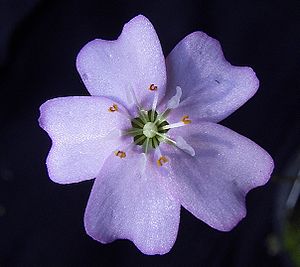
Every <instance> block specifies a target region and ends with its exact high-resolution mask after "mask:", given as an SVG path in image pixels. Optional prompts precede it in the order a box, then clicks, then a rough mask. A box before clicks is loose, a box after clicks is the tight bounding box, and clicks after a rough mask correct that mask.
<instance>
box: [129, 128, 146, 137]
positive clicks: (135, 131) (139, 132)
mask: <svg viewBox="0 0 300 267" xmlns="http://www.w3.org/2000/svg"><path fill="white" fill-rule="evenodd" d="M126 134H143V129H139V128H131V129H130V130H129V131H126V132H125V135H126Z"/></svg>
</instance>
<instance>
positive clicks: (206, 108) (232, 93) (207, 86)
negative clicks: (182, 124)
mask: <svg viewBox="0 0 300 267" xmlns="http://www.w3.org/2000/svg"><path fill="white" fill-rule="evenodd" d="M166 64H167V75H168V82H167V95H166V101H167V100H168V98H170V97H172V96H173V95H175V92H176V86H180V87H181V89H182V97H181V101H182V103H181V104H180V106H179V108H177V109H176V110H174V112H173V113H172V114H171V117H172V118H174V119H180V117H182V116H183V115H186V114H188V115H190V118H191V119H192V120H193V121H195V122H196V121H211V122H218V121H220V120H222V119H224V118H226V117H227V116H229V115H230V114H231V113H232V112H234V111H235V110H236V109H238V108H239V107H240V106H242V105H243V104H244V103H245V102H246V101H247V100H248V99H249V98H251V97H252V96H253V95H254V94H255V92H256V90H257V89H258V86H259V82H258V79H257V78H256V75H255V73H254V72H253V70H252V69H251V68H249V67H236V66H232V65H230V64H229V63H228V62H227V61H226V59H225V58H224V55H223V52H222V49H221V46H220V44H219V42H218V41H217V40H215V39H213V38H211V37H209V36H208V35H206V34H205V33H203V32H194V33H192V34H190V35H188V36H187V37H185V38H184V39H183V40H182V41H181V42H179V43H178V44H177V46H176V47H175V48H174V49H173V51H172V52H171V53H170V55H169V56H168V57H167V60H166Z"/></svg>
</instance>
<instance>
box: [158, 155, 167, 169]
mask: <svg viewBox="0 0 300 267" xmlns="http://www.w3.org/2000/svg"><path fill="white" fill-rule="evenodd" d="M167 162H168V159H167V158H166V157H165V156H161V157H160V158H159V159H158V160H157V165H158V166H159V167H161V166H162V165H163V164H165V163H167Z"/></svg>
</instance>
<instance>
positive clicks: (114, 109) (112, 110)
mask: <svg viewBox="0 0 300 267" xmlns="http://www.w3.org/2000/svg"><path fill="white" fill-rule="evenodd" d="M118 109H119V108H118V106H117V105H116V104H113V105H112V106H111V107H109V109H108V111H109V112H115V111H118Z"/></svg>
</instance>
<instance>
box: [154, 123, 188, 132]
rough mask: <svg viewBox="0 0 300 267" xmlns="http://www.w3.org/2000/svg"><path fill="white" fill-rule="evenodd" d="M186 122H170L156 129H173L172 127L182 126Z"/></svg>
mask: <svg viewBox="0 0 300 267" xmlns="http://www.w3.org/2000/svg"><path fill="white" fill-rule="evenodd" d="M185 125H186V124H185V123H184V122H182V121H180V122H176V123H172V124H167V125H165V126H163V127H161V128H159V129H158V130H159V131H161V130H168V129H173V128H177V127H182V126H185Z"/></svg>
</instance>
